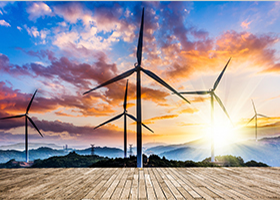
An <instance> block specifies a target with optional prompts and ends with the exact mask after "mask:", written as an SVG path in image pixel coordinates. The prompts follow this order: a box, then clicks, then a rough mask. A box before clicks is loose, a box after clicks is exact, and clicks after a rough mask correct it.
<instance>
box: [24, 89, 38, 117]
mask: <svg viewBox="0 0 280 200" xmlns="http://www.w3.org/2000/svg"><path fill="white" fill-rule="evenodd" d="M36 93H37V90H36V91H35V92H34V94H33V96H32V98H31V100H30V102H29V104H28V107H27V109H26V114H28V111H29V109H30V106H31V104H32V102H33V99H34V97H35V94H36Z"/></svg>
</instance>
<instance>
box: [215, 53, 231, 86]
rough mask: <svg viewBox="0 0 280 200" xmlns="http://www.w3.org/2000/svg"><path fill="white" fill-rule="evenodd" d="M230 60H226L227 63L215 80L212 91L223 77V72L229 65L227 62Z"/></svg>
mask: <svg viewBox="0 0 280 200" xmlns="http://www.w3.org/2000/svg"><path fill="white" fill-rule="evenodd" d="M230 60H231V58H229V60H228V62H227V64H226V66H225V67H224V69H223V71H222V72H221V74H220V76H219V77H218V78H217V80H216V82H215V84H214V86H213V90H215V89H216V88H217V86H218V84H219V82H220V80H221V79H222V76H223V75H224V72H225V71H226V68H227V66H228V64H229V62H230Z"/></svg>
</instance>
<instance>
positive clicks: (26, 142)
mask: <svg viewBox="0 0 280 200" xmlns="http://www.w3.org/2000/svg"><path fill="white" fill-rule="evenodd" d="M36 93H37V90H36V91H35V93H34V94H33V96H32V98H31V100H30V102H29V104H28V107H27V109H26V112H25V114H23V115H15V116H11V117H4V118H0V120H3V119H13V118H21V117H25V155H26V162H28V161H29V159H28V131H27V126H28V124H27V119H28V120H29V121H30V122H31V124H32V125H33V126H34V128H35V129H36V130H37V131H38V133H39V134H40V135H41V136H42V137H43V135H42V134H41V132H40V131H39V129H38V128H37V126H36V125H35V123H34V122H33V121H32V119H31V118H30V117H29V116H28V111H29V109H30V107H31V104H32V102H33V99H34V97H35V94H36Z"/></svg>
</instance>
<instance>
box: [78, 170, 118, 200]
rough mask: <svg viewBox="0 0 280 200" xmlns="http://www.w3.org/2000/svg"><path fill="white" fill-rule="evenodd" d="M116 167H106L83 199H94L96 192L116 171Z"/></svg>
mask: <svg viewBox="0 0 280 200" xmlns="http://www.w3.org/2000/svg"><path fill="white" fill-rule="evenodd" d="M115 170H116V169H113V168H112V169H110V168H105V170H104V173H103V174H102V176H101V177H100V178H99V179H98V181H96V182H95V183H94V185H93V186H92V189H91V190H90V191H89V193H87V194H86V195H85V196H84V198H83V199H93V197H94V196H95V194H97V193H98V191H99V190H100V188H101V187H102V186H103V185H104V184H105V183H106V182H107V180H109V179H110V177H111V175H112V174H113V173H114V172H115Z"/></svg>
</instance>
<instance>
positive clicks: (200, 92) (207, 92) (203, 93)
mask: <svg viewBox="0 0 280 200" xmlns="http://www.w3.org/2000/svg"><path fill="white" fill-rule="evenodd" d="M179 93H180V94H198V95H205V94H209V93H210V92H209V91H193V92H179Z"/></svg>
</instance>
